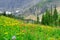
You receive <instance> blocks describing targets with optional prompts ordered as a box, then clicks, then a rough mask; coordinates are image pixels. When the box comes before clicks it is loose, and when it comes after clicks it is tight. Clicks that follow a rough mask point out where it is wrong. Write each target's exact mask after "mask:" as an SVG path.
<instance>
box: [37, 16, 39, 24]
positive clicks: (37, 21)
mask: <svg viewBox="0 0 60 40" xmlns="http://www.w3.org/2000/svg"><path fill="white" fill-rule="evenodd" d="M37 23H39V16H38V15H37Z"/></svg>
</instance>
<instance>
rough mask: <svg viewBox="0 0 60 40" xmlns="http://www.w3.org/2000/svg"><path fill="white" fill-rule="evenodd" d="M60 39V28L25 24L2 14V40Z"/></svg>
mask: <svg viewBox="0 0 60 40" xmlns="http://www.w3.org/2000/svg"><path fill="white" fill-rule="evenodd" d="M14 35H15V36H16V40H60V28H55V27H49V26H44V25H37V24H24V23H23V22H22V21H20V22H19V21H18V20H15V19H12V18H8V17H4V16H0V40H6V39H7V40H9V39H10V40H11V39H12V36H14Z"/></svg>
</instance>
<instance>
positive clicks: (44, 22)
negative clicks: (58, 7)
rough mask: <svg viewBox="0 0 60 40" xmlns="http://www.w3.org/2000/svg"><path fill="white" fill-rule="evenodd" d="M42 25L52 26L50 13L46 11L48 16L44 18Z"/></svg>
mask: <svg viewBox="0 0 60 40" xmlns="http://www.w3.org/2000/svg"><path fill="white" fill-rule="evenodd" d="M42 24H45V25H49V24H50V12H49V11H48V9H46V14H44V15H43V16H42Z"/></svg>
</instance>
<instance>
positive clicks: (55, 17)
mask: <svg viewBox="0 0 60 40" xmlns="http://www.w3.org/2000/svg"><path fill="white" fill-rule="evenodd" d="M53 18H54V21H56V20H57V19H58V12H57V9H56V6H55V9H54V14H53Z"/></svg>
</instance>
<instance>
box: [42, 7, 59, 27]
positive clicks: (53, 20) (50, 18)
mask: <svg viewBox="0 0 60 40" xmlns="http://www.w3.org/2000/svg"><path fill="white" fill-rule="evenodd" d="M42 24H44V25H55V26H57V25H58V12H57V9H56V6H55V9H54V13H52V6H51V13H50V12H49V10H48V9H46V13H45V14H43V16H42Z"/></svg>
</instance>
